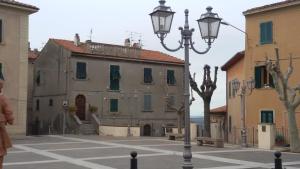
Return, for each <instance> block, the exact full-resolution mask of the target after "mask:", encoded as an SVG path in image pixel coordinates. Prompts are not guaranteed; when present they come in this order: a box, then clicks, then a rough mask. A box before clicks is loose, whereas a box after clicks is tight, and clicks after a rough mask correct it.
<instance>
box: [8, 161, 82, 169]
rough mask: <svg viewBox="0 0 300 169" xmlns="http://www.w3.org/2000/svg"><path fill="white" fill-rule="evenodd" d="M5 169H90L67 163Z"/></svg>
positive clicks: (18, 166) (16, 166)
mask: <svg viewBox="0 0 300 169" xmlns="http://www.w3.org/2000/svg"><path fill="white" fill-rule="evenodd" d="M4 168H5V169H88V168H86V167H82V166H77V165H74V164H70V163H66V162H55V163H46V164H28V165H14V166H4Z"/></svg>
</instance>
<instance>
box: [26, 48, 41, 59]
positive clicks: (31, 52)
mask: <svg viewBox="0 0 300 169" xmlns="http://www.w3.org/2000/svg"><path fill="white" fill-rule="evenodd" d="M38 56H39V51H37V50H29V51H28V59H29V60H31V61H34V60H36V59H37V58H38Z"/></svg>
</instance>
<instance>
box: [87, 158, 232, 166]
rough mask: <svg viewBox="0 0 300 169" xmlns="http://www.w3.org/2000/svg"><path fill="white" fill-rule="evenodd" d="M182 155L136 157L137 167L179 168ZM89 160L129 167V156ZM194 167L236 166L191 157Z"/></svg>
mask: <svg viewBox="0 0 300 169" xmlns="http://www.w3.org/2000/svg"><path fill="white" fill-rule="evenodd" d="M116 161H117V162H116ZM182 161H183V159H182V157H181V156H175V155H166V156H156V157H155V156H154V157H138V168H141V169H180V168H181V166H182ZM90 162H93V163H98V164H101V165H106V166H110V167H113V168H116V169H127V168H128V169H129V168H130V167H129V166H130V158H127V159H126V158H123V159H117V160H116V159H105V160H90ZM192 163H193V165H194V168H207V167H221V166H236V165H235V164H230V163H223V162H216V161H211V160H203V159H193V161H192Z"/></svg>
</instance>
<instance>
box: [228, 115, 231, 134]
mask: <svg viewBox="0 0 300 169" xmlns="http://www.w3.org/2000/svg"><path fill="white" fill-rule="evenodd" d="M228 123H229V133H231V125H232V124H231V123H232V122H231V116H229V122H228Z"/></svg>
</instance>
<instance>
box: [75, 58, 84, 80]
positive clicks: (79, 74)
mask: <svg viewBox="0 0 300 169" xmlns="http://www.w3.org/2000/svg"><path fill="white" fill-rule="evenodd" d="M76 78H77V79H86V63H84V62H77V64H76Z"/></svg>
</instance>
